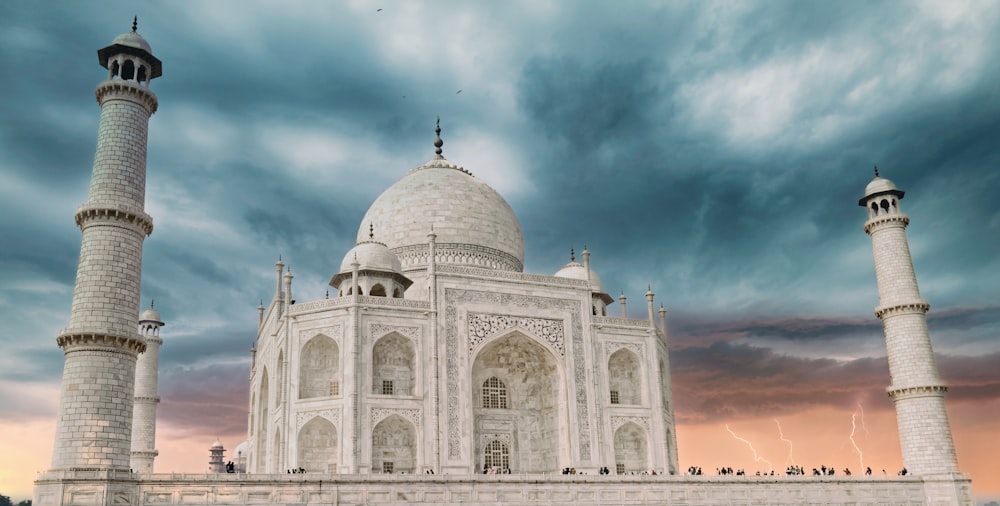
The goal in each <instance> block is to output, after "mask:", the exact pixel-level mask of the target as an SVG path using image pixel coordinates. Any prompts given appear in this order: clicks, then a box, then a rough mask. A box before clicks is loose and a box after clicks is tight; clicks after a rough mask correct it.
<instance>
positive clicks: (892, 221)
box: [865, 214, 910, 234]
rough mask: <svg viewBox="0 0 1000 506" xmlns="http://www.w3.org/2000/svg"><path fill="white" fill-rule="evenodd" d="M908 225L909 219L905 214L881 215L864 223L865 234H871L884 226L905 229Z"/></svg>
mask: <svg viewBox="0 0 1000 506" xmlns="http://www.w3.org/2000/svg"><path fill="white" fill-rule="evenodd" d="M909 224H910V217H909V216H907V215H905V214H891V215H883V216H879V217H878V218H875V219H871V220H868V221H866V222H865V233H866V234H871V233H872V232H874V231H875V230H876V229H879V228H882V227H883V226H885V225H888V226H893V227H903V228H906V226H907V225H909Z"/></svg>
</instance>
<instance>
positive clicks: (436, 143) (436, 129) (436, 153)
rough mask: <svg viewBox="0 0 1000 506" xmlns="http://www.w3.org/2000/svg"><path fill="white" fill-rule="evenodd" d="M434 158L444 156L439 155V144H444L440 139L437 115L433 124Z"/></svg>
mask: <svg viewBox="0 0 1000 506" xmlns="http://www.w3.org/2000/svg"><path fill="white" fill-rule="evenodd" d="M434 133H435V134H436V135H435V137H434V158H444V157H443V156H441V146H444V141H443V140H441V117H440V116H438V119H437V123H436V124H435V126H434Z"/></svg>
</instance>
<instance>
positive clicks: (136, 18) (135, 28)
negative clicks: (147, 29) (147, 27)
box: [132, 16, 139, 32]
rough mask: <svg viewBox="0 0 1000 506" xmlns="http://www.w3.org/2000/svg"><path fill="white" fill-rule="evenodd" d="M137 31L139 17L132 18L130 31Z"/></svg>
mask: <svg viewBox="0 0 1000 506" xmlns="http://www.w3.org/2000/svg"><path fill="white" fill-rule="evenodd" d="M138 29H139V16H133V17H132V31H133V32H135V31H136V30H138Z"/></svg>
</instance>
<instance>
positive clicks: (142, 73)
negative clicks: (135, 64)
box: [138, 65, 146, 83]
mask: <svg viewBox="0 0 1000 506" xmlns="http://www.w3.org/2000/svg"><path fill="white" fill-rule="evenodd" d="M138 79H139V82H140V83H141V82H145V81H146V66H145V65H140V66H139V78H138Z"/></svg>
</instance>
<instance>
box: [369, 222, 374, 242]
mask: <svg viewBox="0 0 1000 506" xmlns="http://www.w3.org/2000/svg"><path fill="white" fill-rule="evenodd" d="M368 239H370V240H372V241H374V240H375V224H373V223H371V222H369V223H368Z"/></svg>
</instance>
